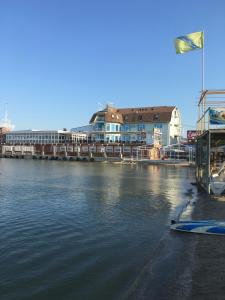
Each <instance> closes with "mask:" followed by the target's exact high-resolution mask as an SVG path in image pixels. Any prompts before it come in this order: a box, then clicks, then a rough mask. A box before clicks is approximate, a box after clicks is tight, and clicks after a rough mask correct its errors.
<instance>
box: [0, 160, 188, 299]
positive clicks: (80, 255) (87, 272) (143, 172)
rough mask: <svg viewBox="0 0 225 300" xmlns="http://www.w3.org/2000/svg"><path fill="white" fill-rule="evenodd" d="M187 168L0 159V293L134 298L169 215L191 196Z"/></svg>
mask: <svg viewBox="0 0 225 300" xmlns="http://www.w3.org/2000/svg"><path fill="white" fill-rule="evenodd" d="M193 173H194V171H193V170H192V169H190V168H179V167H172V166H170V167H166V166H161V167H160V166H150V165H142V166H139V165H132V166H131V165H119V164H104V163H79V162H63V161H33V160H10V159H1V160H0V192H1V198H0V266H1V268H0V299H1V300H3V299H4V300H11V299H16V300H20V299H21V300H25V299H29V300H30V299H41V300H45V299H47V300H51V299H54V300H55V299H66V300H67V299H78V300H79V299H82V300H85V299H88V300H89V299H90V300H95V299H98V300H99V299H128V298H130V297H132V294H133V293H135V291H136V290H137V289H140V284H141V285H142V283H143V281H145V279H144V278H142V279H141V280H140V278H141V276H142V277H143V270H144V268H145V267H146V266H149V264H151V263H152V262H153V261H154V263H155V262H157V261H158V262H160V261H162V254H161V253H160V250H161V248H162V247H163V246H162V245H163V243H164V244H165V241H168V240H170V239H171V234H170V232H169V227H168V225H169V222H170V219H171V218H173V217H174V216H176V215H177V214H179V213H180V211H181V209H182V207H183V206H184V205H185V204H186V203H187V202H188V201H189V200H190V199H192V198H193V191H192V190H191V185H190V182H191V181H193V177H194V174H193ZM172 239H173V237H172ZM173 245H175V246H176V238H174V243H173ZM175 246H173V247H175ZM155 269H156V272H157V270H158V273H157V276H158V278H159V279H158V281H159V280H161V279H163V277H165V274H164V275H163V274H162V273H161V271H160V270H161V269H160V266H159V267H155ZM146 284H148V280H146ZM164 284H165V285H166V282H164ZM157 288H158V287H157V284H156V285H155V288H154V287H152V290H151V292H153V294H154V293H156V291H154V289H157ZM141 289H142V288H141Z"/></svg>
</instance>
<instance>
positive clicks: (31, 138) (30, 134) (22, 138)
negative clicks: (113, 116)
mask: <svg viewBox="0 0 225 300" xmlns="http://www.w3.org/2000/svg"><path fill="white" fill-rule="evenodd" d="M85 139H86V135H84V134H80V133H75V132H70V131H65V130H58V131H56V130H20V131H11V132H7V133H6V134H5V142H6V143H7V144H11V145H15V144H65V143H77V142H81V141H83V140H85Z"/></svg>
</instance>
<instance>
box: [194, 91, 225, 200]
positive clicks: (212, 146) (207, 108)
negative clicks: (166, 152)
mask: <svg viewBox="0 0 225 300" xmlns="http://www.w3.org/2000/svg"><path fill="white" fill-rule="evenodd" d="M196 179H197V183H198V184H199V185H200V186H202V187H203V188H204V189H205V190H206V191H207V193H208V194H214V195H222V194H225V90H205V91H203V92H202V93H201V96H200V100H199V102H198V121H197V145H196Z"/></svg>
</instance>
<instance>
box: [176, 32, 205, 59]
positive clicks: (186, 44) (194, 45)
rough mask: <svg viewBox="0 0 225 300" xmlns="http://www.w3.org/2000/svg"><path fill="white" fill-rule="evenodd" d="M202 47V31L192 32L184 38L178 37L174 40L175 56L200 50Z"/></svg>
mask: <svg viewBox="0 0 225 300" xmlns="http://www.w3.org/2000/svg"><path fill="white" fill-rule="evenodd" d="M203 47H204V33H203V31H198V32H193V33H190V34H187V35H184V36H180V37H178V38H176V40H175V48H176V53H177V54H182V53H185V52H188V51H192V50H196V49H201V48H203Z"/></svg>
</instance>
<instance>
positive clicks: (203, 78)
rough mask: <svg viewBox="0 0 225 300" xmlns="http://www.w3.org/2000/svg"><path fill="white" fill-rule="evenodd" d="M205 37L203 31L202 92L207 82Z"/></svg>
mask: <svg viewBox="0 0 225 300" xmlns="http://www.w3.org/2000/svg"><path fill="white" fill-rule="evenodd" d="M204 48H205V36H204V31H203V47H202V92H203V91H204V88H205V86H204V80H205V74H204V73H205V53H204V52H205V50H204Z"/></svg>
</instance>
